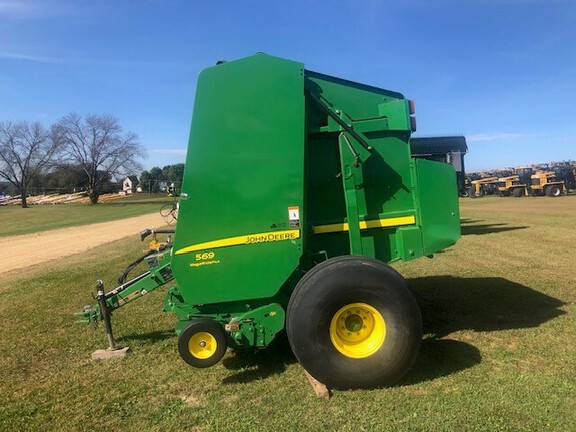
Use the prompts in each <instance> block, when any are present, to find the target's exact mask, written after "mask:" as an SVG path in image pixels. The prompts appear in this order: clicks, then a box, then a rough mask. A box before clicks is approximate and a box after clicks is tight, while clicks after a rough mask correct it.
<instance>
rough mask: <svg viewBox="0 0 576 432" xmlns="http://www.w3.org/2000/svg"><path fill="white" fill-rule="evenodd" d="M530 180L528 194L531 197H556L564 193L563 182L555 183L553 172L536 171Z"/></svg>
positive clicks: (564, 185)
mask: <svg viewBox="0 0 576 432" xmlns="http://www.w3.org/2000/svg"><path fill="white" fill-rule="evenodd" d="M530 180H531V184H530V193H531V194H532V195H540V196H542V195H546V196H549V197H557V196H560V195H562V194H564V193H566V184H565V182H563V181H557V180H556V173H555V172H554V171H536V173H535V174H532V176H531V177H530Z"/></svg>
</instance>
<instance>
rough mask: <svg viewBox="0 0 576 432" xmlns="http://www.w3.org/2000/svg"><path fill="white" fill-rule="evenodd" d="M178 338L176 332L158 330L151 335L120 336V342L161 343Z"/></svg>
mask: <svg viewBox="0 0 576 432" xmlns="http://www.w3.org/2000/svg"><path fill="white" fill-rule="evenodd" d="M170 338H176V333H175V332H174V330H156V331H152V332H149V333H134V334H127V335H123V336H120V337H119V338H118V342H124V343H129V342H130V341H146V342H159V341H162V340H166V339H170Z"/></svg>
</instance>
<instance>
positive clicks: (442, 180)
mask: <svg viewBox="0 0 576 432" xmlns="http://www.w3.org/2000/svg"><path fill="white" fill-rule="evenodd" d="M415 164H416V173H417V178H418V188H417V190H418V194H417V198H418V207H419V209H420V218H421V221H420V223H421V226H422V243H423V247H424V254H425V255H431V254H434V253H436V252H438V251H441V250H442V249H445V248H447V247H448V246H451V245H453V244H454V243H456V241H457V240H458V239H459V238H460V212H459V207H458V189H457V188H456V173H455V171H454V167H453V166H452V165H450V164H446V163H442V162H435V161H429V160H425V159H416V160H415Z"/></svg>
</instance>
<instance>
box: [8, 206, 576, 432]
mask: <svg viewBox="0 0 576 432" xmlns="http://www.w3.org/2000/svg"><path fill="white" fill-rule="evenodd" d="M461 213H462V218H463V233H464V235H463V236H462V238H461V240H460V241H459V242H458V243H457V244H456V245H455V246H454V247H452V248H450V249H448V250H446V251H445V252H443V253H441V254H438V255H437V256H436V257H435V258H434V259H426V258H423V259H419V260H416V261H414V262H411V263H400V264H398V265H396V266H395V267H396V268H398V269H399V270H400V271H401V272H402V273H403V274H404V275H405V276H406V277H407V278H408V279H409V281H410V283H411V285H412V286H413V289H414V292H415V295H416V297H417V298H418V301H419V303H420V305H421V308H422V313H423V317H424V325H425V333H426V336H425V339H424V341H423V345H422V350H421V353H420V356H419V358H418V360H417V362H416V364H415V365H414V367H413V369H412V370H411V372H410V373H409V374H408V375H407V376H406V377H405V378H404V379H403V380H402V381H401V382H400V383H399V384H398V385H397V386H395V387H392V388H387V389H375V390H357V391H347V392H341V391H337V392H335V393H334V397H333V398H332V399H331V400H329V401H325V400H322V399H319V398H317V397H316V396H315V395H314V394H313V392H312V390H311V389H310V387H309V386H308V384H307V382H306V380H305V378H304V375H303V372H302V370H301V368H300V367H299V366H298V364H297V363H296V362H295V360H294V358H293V357H292V355H291V353H290V350H289V349H288V347H287V344H286V341H279V343H277V344H276V346H274V347H270V348H269V349H268V350H266V351H263V352H260V353H258V355H247V356H241V357H234V356H233V355H231V354H228V355H227V357H225V358H224V360H223V361H222V362H220V363H219V364H218V365H216V366H215V367H213V368H210V369H205V370H196V369H193V368H191V367H188V366H186V365H185V364H184V363H183V362H182V361H181V360H180V359H179V357H178V354H177V350H176V337H175V336H174V333H173V328H174V324H175V317H174V316H173V315H171V314H165V313H162V312H161V311H160V309H161V304H162V300H163V293H164V292H165V289H161V290H159V291H161V292H158V291H156V292H154V293H152V294H150V295H149V296H147V297H144V298H143V299H141V300H139V301H137V302H134V303H132V304H130V305H128V306H127V307H126V308H123V309H121V310H119V311H117V312H116V313H115V316H114V325H115V331H116V335H117V337H118V339H119V341H120V342H121V343H122V344H124V345H128V346H130V347H131V349H132V354H131V355H130V356H128V357H127V358H125V359H122V360H114V361H109V362H93V361H91V360H90V352H92V351H93V350H95V349H96V348H101V347H104V346H105V335H104V332H103V328H102V326H100V327H99V328H98V329H97V331H93V330H92V329H91V328H89V327H86V326H82V325H75V324H73V317H72V316H71V315H70V313H71V312H73V311H75V310H77V309H80V308H81V307H82V306H83V305H84V304H87V303H90V302H91V298H90V295H89V291H90V289H91V287H92V286H93V285H94V282H95V280H96V279H97V278H101V277H105V282H106V284H107V286H108V287H109V288H110V287H111V286H112V284H113V279H114V277H115V276H117V275H118V274H119V273H120V272H121V270H122V267H123V266H124V265H125V264H127V263H128V262H129V261H130V260H131V256H132V255H137V254H138V253H139V252H140V249H141V248H142V245H141V243H140V242H139V241H138V239H126V240H120V241H118V242H116V243H114V244H111V245H108V246H106V247H100V248H97V249H93V250H92V251H90V252H88V253H87V254H85V255H83V256H76V257H74V258H72V259H67V260H66V261H63V262H59V263H55V264H51V265H50V266H49V268H48V267H35V268H31V269H30V272H29V274H28V275H27V276H26V277H23V276H21V275H20V274H17V273H12V274H8V275H3V279H4V280H5V282H4V283H3V284H2V285H0V328H1V329H2V337H1V338H0V352H1V353H2V354H1V356H0V430H6V431H14V430H18V431H41V430H46V431H54V430H67V431H80V430H86V431H105V430H106V431H110V430H126V431H156V430H157V431H172V430H173V431H181V430H191V431H219V430H221V431H230V430H234V431H267V430H270V431H284V430H286V431H299V430H315V431H316V430H330V431H362V430H367V431H385V430H395V431H487V430H489V431H493V430H498V431H522V430H526V431H528V430H530V431H545V430H550V431H560V430H563V431H572V430H576V403H575V401H576V399H575V398H574V395H575V394H576V378H575V377H576V362H575V359H576V344H575V341H576V320H575V318H574V313H575V312H576V308H575V299H576V290H575V289H574V275H575V274H576V271H575V262H574V253H573V250H574V245H575V244H576V230H575V227H574V222H575V215H576V196H574V197H564V198H558V199H551V198H525V199H513V198H484V199H479V200H470V199H467V200H463V201H462V202H461Z"/></svg>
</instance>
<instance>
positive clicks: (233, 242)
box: [174, 230, 300, 255]
mask: <svg viewBox="0 0 576 432" xmlns="http://www.w3.org/2000/svg"><path fill="white" fill-rule="evenodd" d="M297 238H300V230H287V231H269V232H265V233H258V234H245V235H241V236H238V237H228V238H225V239H221V240H214V241H209V242H205V243H198V244H195V245H192V246H187V247H185V248H182V249H179V250H177V251H176V252H174V254H175V255H182V254H185V253H189V252H195V251H199V250H206V249H216V248H221V247H226V246H238V245H248V244H258V243H269V242H276V241H283V240H294V239H297Z"/></svg>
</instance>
